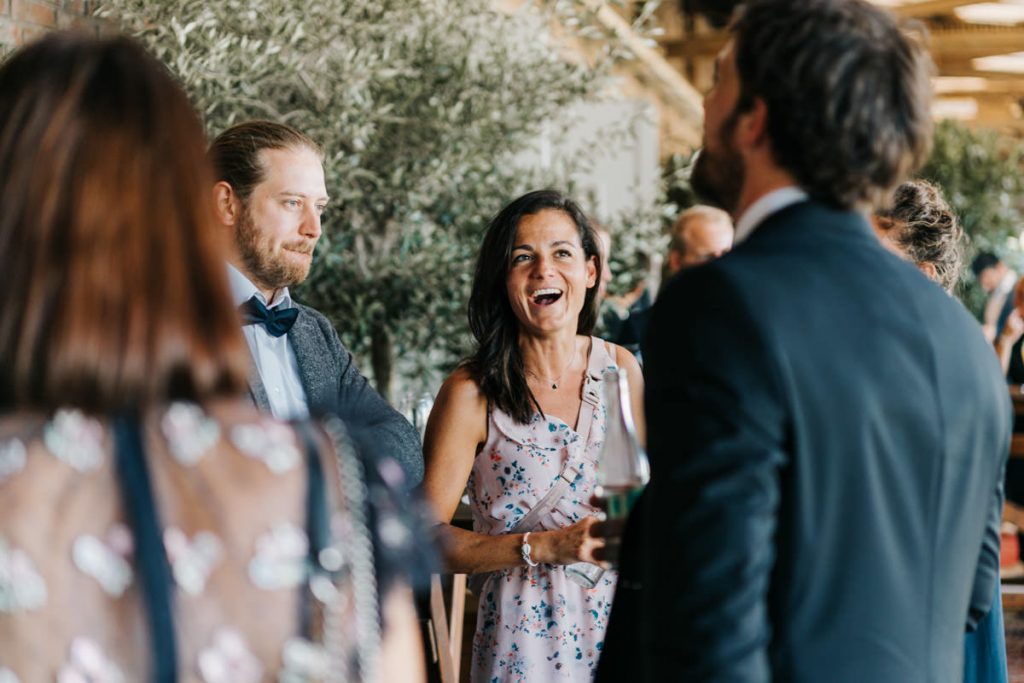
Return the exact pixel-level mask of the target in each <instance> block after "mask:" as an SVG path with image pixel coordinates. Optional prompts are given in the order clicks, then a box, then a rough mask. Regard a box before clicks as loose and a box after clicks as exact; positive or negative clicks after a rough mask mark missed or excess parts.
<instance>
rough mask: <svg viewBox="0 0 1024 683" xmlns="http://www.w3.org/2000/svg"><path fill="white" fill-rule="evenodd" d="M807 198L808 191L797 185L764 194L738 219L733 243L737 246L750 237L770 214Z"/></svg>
mask: <svg viewBox="0 0 1024 683" xmlns="http://www.w3.org/2000/svg"><path fill="white" fill-rule="evenodd" d="M805 199H807V193H806V192H804V191H803V190H801V189H800V188H799V187H797V186H796V185H787V186H786V187H780V188H779V189H777V190H772V191H771V192H769V193H768V194H766V195H763V196H762V197H761V198H760V199H758V200H757V201H756V202H754V203H753V204H751V205H750V206H748V207H747V210H746V211H744V212H743V215H742V216H740V219H739V220H738V221H736V235H735V236H734V237H733V241H732V245H733V246H734V247H735V246H736V245H737V244H739V243H740V242H742V241H743V240H745V239H747V238H748V237H750V234H751V233H752V232H754V229H755V228H757V226H759V225H760V224H761V223H762V222H763V221H764V219H766V218H768V216H771V215H772V214H773V213H776V212H778V211H782V210H783V209H784V208H786V207H787V206H790V205H792V204H796V203H798V202H802V201H804V200H805Z"/></svg>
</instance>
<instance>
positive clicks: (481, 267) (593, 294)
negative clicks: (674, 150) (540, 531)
mask: <svg viewBox="0 0 1024 683" xmlns="http://www.w3.org/2000/svg"><path fill="white" fill-rule="evenodd" d="M545 209H553V210H556V211H562V212H564V213H565V214H566V215H567V216H568V217H569V218H570V219H572V222H573V223H575V224H576V230H577V232H578V234H579V236H580V243H581V244H582V246H583V254H584V258H586V259H590V258H593V259H594V262H595V264H596V265H597V279H596V280H595V282H600V281H601V268H602V259H601V247H600V246H599V242H598V237H597V233H596V232H595V231H594V229H593V227H591V225H590V221H588V220H587V216H586V215H585V214H584V213H583V210H582V209H580V207H579V205H578V204H577V203H576V202H574V201H573V200H571V199H569V198H568V197H566V196H564V195H562V194H561V193H559V192H557V191H555V190H536V191H534V192H530V193H527V194H524V195H523V196H522V197H519V198H518V199H515V200H513V201H512V202H511V203H510V204H508V206H506V207H505V208H503V209H502V210H501V211H499V212H498V214H497V215H496V216H494V218H492V219H491V222H490V223H489V224H488V226H487V232H486V233H485V235H484V242H483V245H482V246H481V247H480V255H479V256H478V257H477V261H476V274H475V275H474V277H473V290H472V292H471V293H470V295H469V329H470V330H471V331H472V332H473V337H474V338H475V339H476V343H477V348H476V351H475V352H474V353H473V355H472V356H470V357H469V358H467V359H466V360H465V361H464V363H463V366H464V367H465V368H466V369H467V370H468V371H469V374H470V376H471V377H472V378H473V380H474V381H476V383H477V384H478V385H479V386H480V391H481V392H482V393H483V395H484V396H486V397H487V402H488V404H490V405H491V406H494V407H497V408H498V409H500V410H502V411H504V412H505V413H508V414H509V415H510V416H512V418H513V419H515V420H516V421H517V422H520V423H523V424H527V423H529V422H530V420H531V418H532V417H533V415H534V408H536V409H537V411H540V404H539V403H538V402H537V399H536V397H535V396H534V395H533V392H532V391H530V387H529V385H528V384H527V382H526V369H525V366H524V365H523V356H522V354H521V353H520V351H519V320H518V319H517V318H516V316H515V313H513V312H512V306H511V304H510V303H509V301H508V289H507V286H506V279H507V277H508V271H509V268H510V267H511V263H512V247H513V246H514V244H515V239H516V230H517V229H518V228H519V221H521V220H522V219H523V218H524V217H525V216H531V215H533V214H536V213H539V212H541V211H543V210H545ZM597 289H598V288H597V285H594V286H593V287H591V288H590V289H588V290H587V293H586V296H585V297H584V299H583V310H581V311H580V316H579V321H578V322H577V324H576V332H577V333H578V334H590V333H591V332H592V331H593V329H594V325H595V324H596V323H597V305H598V301H597Z"/></svg>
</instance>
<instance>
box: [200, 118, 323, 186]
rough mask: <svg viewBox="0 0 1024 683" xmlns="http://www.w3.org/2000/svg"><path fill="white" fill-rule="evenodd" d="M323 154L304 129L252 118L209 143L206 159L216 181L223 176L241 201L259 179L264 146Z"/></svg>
mask: <svg viewBox="0 0 1024 683" xmlns="http://www.w3.org/2000/svg"><path fill="white" fill-rule="evenodd" d="M303 147H305V148H307V149H311V150H313V151H314V152H316V154H317V156H319V157H321V158H323V151H322V150H321V149H320V146H319V145H318V144H316V143H315V142H313V140H312V139H311V138H309V137H308V136H307V135H305V134H304V133H301V132H299V131H298V130H296V129H294V128H292V127H291V126H289V125H287V124H284V123H276V122H274V121H263V120H258V119H257V120H253V121H244V122H242V123H238V124H235V125H234V126H231V127H230V128H228V129H227V130H225V131H224V132H223V133H221V134H220V135H218V136H217V137H216V138H215V139H214V141H213V143H212V144H211V145H210V161H211V162H212V163H213V172H214V174H215V175H216V176H217V177H216V181H221V180H223V181H224V182H226V183H227V184H228V185H230V186H231V189H232V190H234V192H235V194H236V195H238V196H239V197H240V198H241V199H242V200H243V201H244V200H246V199H248V198H249V195H251V194H252V190H253V188H254V187H256V186H257V185H259V184H260V183H261V182H263V178H264V174H265V171H266V169H264V167H263V163H262V161H261V159H260V152H262V151H263V150H265V149H302V148H303Z"/></svg>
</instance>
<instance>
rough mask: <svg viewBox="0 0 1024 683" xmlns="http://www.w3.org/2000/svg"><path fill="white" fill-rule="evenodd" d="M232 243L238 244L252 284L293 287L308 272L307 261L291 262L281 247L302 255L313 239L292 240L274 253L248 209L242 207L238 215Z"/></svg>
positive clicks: (264, 286)
mask: <svg viewBox="0 0 1024 683" xmlns="http://www.w3.org/2000/svg"><path fill="white" fill-rule="evenodd" d="M235 243H236V245H237V247H238V255H239V257H240V258H241V259H242V263H243V264H244V265H245V268H246V270H247V271H248V274H249V275H250V277H251V279H252V280H253V284H255V285H257V286H259V287H261V288H264V289H272V290H277V289H281V288H282V287H294V286H295V285H297V284H300V283H301V282H303V281H304V280H305V279H306V276H308V275H309V265H310V264H309V263H308V262H307V263H305V264H302V263H295V262H293V261H292V260H290V259H288V258H287V255H286V254H283V253H280V251H281V250H284V249H290V250H292V251H299V252H302V253H305V254H312V253H313V248H314V247H315V246H316V242H312V243H310V241H309V240H301V239H300V240H295V241H293V242H288V243H285V244H281V245H280V248H279V250H278V251H277V252H275V251H274V248H273V246H272V243H271V242H270V240H269V239H267V238H266V236H264V235H263V234H262V233H261V232H260V230H259V228H257V227H256V223H255V221H254V220H253V218H252V214H251V213H250V212H249V208H248V207H246V206H243V207H242V214H241V216H240V217H239V222H238V228H237V229H236V231H235Z"/></svg>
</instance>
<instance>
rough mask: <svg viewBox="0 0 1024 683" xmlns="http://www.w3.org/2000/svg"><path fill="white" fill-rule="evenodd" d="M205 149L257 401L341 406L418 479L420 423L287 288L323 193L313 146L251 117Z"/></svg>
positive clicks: (289, 407) (316, 233)
mask: <svg viewBox="0 0 1024 683" xmlns="http://www.w3.org/2000/svg"><path fill="white" fill-rule="evenodd" d="M210 158H211V160H212V162H213V166H214V169H215V172H216V174H217V179H218V180H217V183H216V184H215V185H214V188H213V193H214V199H215V202H216V208H217V215H218V218H219V219H220V222H221V223H222V224H223V225H224V227H225V228H227V229H228V230H230V231H231V236H232V240H231V241H232V243H233V245H234V250H233V253H232V254H231V256H230V258H229V260H230V263H229V264H228V276H229V280H230V282H231V287H232V291H233V292H234V295H235V300H236V303H237V304H238V305H239V307H240V312H241V315H242V319H243V322H244V323H245V325H244V327H243V331H244V333H245V339H246V341H247V342H248V344H249V350H250V351H251V352H252V359H253V366H254V369H253V373H252V375H251V379H250V393H251V395H252V400H253V402H254V403H255V404H256V405H257V406H259V407H260V408H263V409H265V410H269V411H270V412H271V413H273V414H274V415H275V416H276V417H279V418H282V419H290V418H301V417H304V416H305V415H307V414H309V413H310V412H311V411H313V412H319V411H331V412H335V413H338V414H340V415H342V416H343V417H345V418H346V421H347V422H348V424H349V426H350V428H351V429H353V430H355V431H356V432H357V433H358V434H359V435H361V436H363V437H365V439H363V440H364V441H366V442H368V443H372V445H373V447H374V448H375V449H376V450H377V451H378V452H379V453H380V454H382V455H387V456H390V457H392V458H394V459H395V460H397V461H398V462H399V463H400V464H401V465H402V466H403V468H404V469H405V471H406V474H407V476H408V479H409V483H410V485H412V484H416V483H418V482H419V481H420V479H422V477H423V452H422V449H421V446H420V441H419V435H418V434H417V433H416V430H415V429H414V428H413V427H412V425H410V424H409V422H408V421H406V420H405V418H403V417H402V416H401V415H400V414H399V413H398V412H397V411H395V410H394V409H393V408H392V407H391V406H390V405H389V404H388V403H387V401H385V400H384V399H383V398H382V397H381V396H380V394H378V393H377V392H376V391H375V390H374V389H373V387H371V386H370V384H369V382H367V380H366V378H365V377H363V375H362V374H360V372H359V369H358V368H357V367H356V364H355V363H354V362H353V359H352V354H350V353H349V352H348V350H346V349H345V347H344V346H343V345H342V343H341V341H340V340H339V338H338V334H337V332H336V331H335V330H334V328H333V327H332V326H331V324H330V322H329V321H328V320H327V318H325V317H324V316H323V315H322V314H320V313H319V312H317V311H315V310H313V309H312V308H309V307H308V306H303V305H301V304H299V303H296V302H295V301H294V300H293V299H292V298H291V294H290V293H289V290H288V288H289V287H293V286H295V285H298V284H299V283H301V282H303V281H304V280H305V279H306V276H307V275H309V268H310V265H311V264H312V261H313V249H314V248H315V247H316V243H317V240H318V239H320V234H321V225H320V216H321V214H322V213H323V211H324V208H325V207H326V206H327V202H328V196H327V189H326V186H325V183H324V169H323V153H322V152H321V150H320V148H319V146H318V145H317V144H316V143H315V142H314V141H313V140H311V139H310V138H309V137H308V136H306V135H304V134H303V133H301V132H299V131H298V130H296V129H294V128H292V127H291V126H287V125H284V124H280V123H274V122H272V121H247V122H245V123H240V124H238V125H235V126H232V127H231V128H228V129H227V130H225V131H224V132H223V133H221V134H220V135H218V136H217V138H216V139H215V140H214V141H213V144H212V145H211V146H210Z"/></svg>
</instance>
